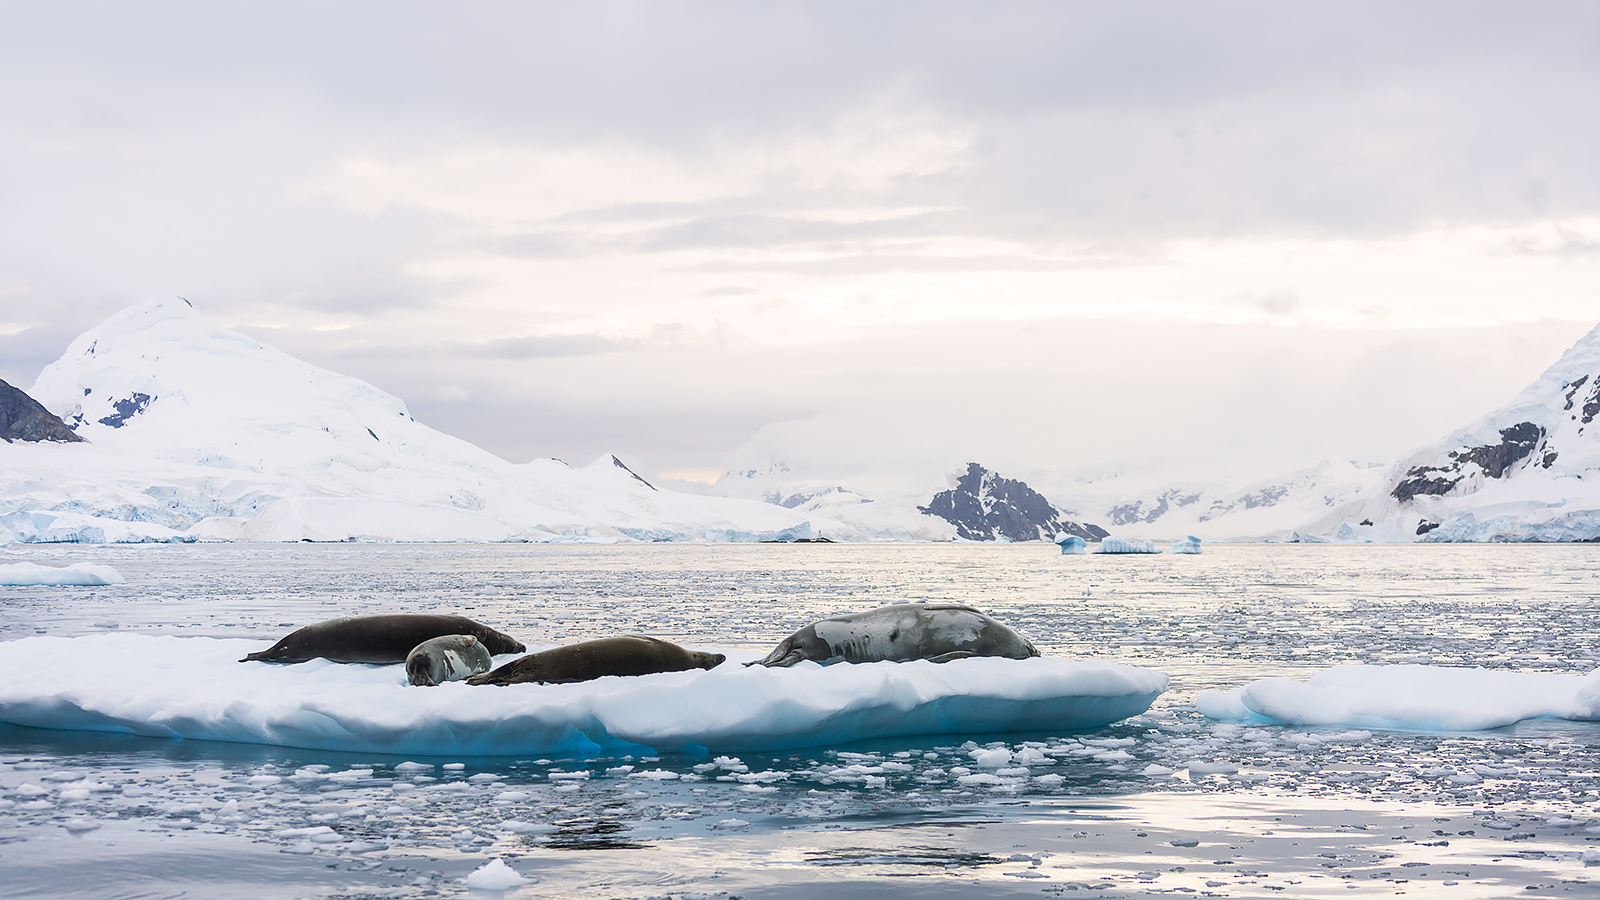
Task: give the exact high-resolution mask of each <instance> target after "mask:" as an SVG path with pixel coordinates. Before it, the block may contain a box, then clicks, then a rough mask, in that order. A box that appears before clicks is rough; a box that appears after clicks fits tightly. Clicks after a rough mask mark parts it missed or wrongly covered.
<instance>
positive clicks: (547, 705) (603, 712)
mask: <svg viewBox="0 0 1600 900" xmlns="http://www.w3.org/2000/svg"><path fill="white" fill-rule="evenodd" d="M264 646H265V644H264V642H263V641H259V640H244V639H234V638H201V637H193V638H189V637H174V636H156V635H135V634H106V635H86V636H82V637H75V638H60V637H48V636H37V637H28V638H23V639H21V640H16V641H8V642H4V643H0V672H4V673H5V675H4V676H3V677H0V721H3V722H11V723H14V724H17V725H27V726H32V727H36V728H61V729H71V730H78V731H114V732H123V733H131V734H142V735H151V736H158V737H167V738H172V737H178V738H186V739H195V740H217V741H233V742H237V743H254V744H278V745H283V746H291V747H304V748H309V749H319V750H344V751H352V752H362V753H395V754H408V755H409V754H446V755H451V756H500V755H524V754H540V755H555V754H576V755H580V756H583V755H595V754H599V753H615V752H622V753H645V752H652V753H660V752H674V751H688V752H699V751H701V750H713V751H732V750H781V749H789V748H796V747H816V746H832V745H836V744H845V743H850V742H853V741H860V740H866V739H869V738H880V737H899V736H906V735H942V734H985V733H1000V732H1018V731H1042V730H1050V731H1073V730H1083V729H1091V728H1099V727H1102V726H1104V725H1108V724H1110V723H1112V722H1116V721H1120V720H1122V719H1125V718H1128V717H1130V716H1136V715H1139V714H1140V713H1142V712H1144V711H1145V710H1146V709H1149V707H1150V704H1151V703H1153V702H1154V701H1155V699H1156V697H1157V696H1158V695H1160V694H1161V693H1162V692H1163V691H1165V690H1166V688H1167V676H1166V675H1164V674H1162V673H1160V672H1156V671H1153V670H1151V669H1145V668H1139V667H1137V666H1128V665H1122V664H1118V663H1112V662H1100V661H1092V660H1090V661H1079V660H1069V659H1061V658H1052V657H1035V658H1033V659H1021V660H1018V659H996V658H988V657H979V658H973V659H958V660H955V661H953V662H948V663H942V664H935V663H931V662H926V661H916V662H905V663H888V662H886V663H867V664H864V665H834V666H827V667H822V666H818V665H817V664H815V663H810V662H806V663H801V664H799V665H797V666H794V667H792V668H787V669H768V668H765V667H762V666H756V667H753V668H745V667H744V666H741V665H738V664H737V663H739V662H744V661H747V660H753V659H756V658H758V656H759V655H758V654H757V653H754V652H749V651H739V650H729V651H727V653H728V656H729V657H730V660H729V662H727V663H724V664H723V665H721V666H719V667H717V668H716V669H713V670H711V671H700V670H698V669H697V670H694V671H690V672H668V673H662V674H657V675H646V676H641V677H636V678H617V677H608V678H601V679H598V680H595V681H589V682H583V683H581V684H551V685H536V684H519V685H512V686H510V687H473V686H470V685H467V684H465V683H464V682H450V683H448V684H443V685H440V686H438V687H427V688H422V687H412V686H411V685H410V684H408V683H407V679H406V674H405V671H404V667H403V666H398V665H395V666H367V665H340V664H337V663H330V662H327V661H326V660H314V661H312V662H308V663H301V664H299V665H292V666H284V665H272V664H269V663H239V662H237V660H238V659H239V657H241V656H243V655H244V654H245V653H248V652H250V651H252V650H260V649H262V648H263V647H264ZM86 659H92V660H94V661H95V664H94V665H92V666H85V665H83V660H86ZM508 659H509V657H502V658H501V659H500V660H497V661H507V660H508ZM152 660H156V661H158V664H152V663H151V661H152ZM107 671H115V672H117V673H118V677H116V678H112V679H108V678H106V677H105V675H104V673H105V672H107Z"/></svg>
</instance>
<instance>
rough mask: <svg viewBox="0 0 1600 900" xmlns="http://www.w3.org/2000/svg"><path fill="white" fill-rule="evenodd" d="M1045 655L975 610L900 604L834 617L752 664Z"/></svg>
mask: <svg viewBox="0 0 1600 900" xmlns="http://www.w3.org/2000/svg"><path fill="white" fill-rule="evenodd" d="M1038 655H1039V651H1038V650H1037V649H1035V648H1034V646H1033V645H1032V644H1030V643H1028V641H1027V639H1026V638H1024V637H1023V636H1022V635H1020V634H1017V633H1016V632H1015V631H1012V630H1011V629H1010V628H1008V627H1006V626H1005V625H1002V624H1000V623H999V622H996V621H995V620H994V619H991V618H990V617H989V616H987V615H985V614H984V613H981V612H979V611H977V610H975V609H973V608H972V607H970V606H962V605H960V604H959V603H896V604H894V605H893V606H883V607H879V608H878V609H870V610H867V611H866V612H858V613H847V614H845V615H839V616H833V617H831V618H827V619H823V620H822V621H820V622H813V623H811V624H810V625H807V626H806V627H804V628H802V629H800V630H799V631H796V632H795V633H794V634H791V635H789V636H788V637H786V638H784V639H783V640H782V641H781V642H780V643H779V644H778V646H777V648H776V649H774V650H773V651H772V652H771V653H768V654H767V657H766V658H765V659H762V660H758V661H757V662H753V663H745V665H747V666H754V665H763V666H792V665H794V664H795V663H797V662H800V661H801V660H804V659H809V660H814V661H816V662H819V663H828V662H838V661H840V660H843V661H844V662H851V663H867V662H884V661H892V662H905V661H907V660H913V659H926V660H929V661H930V662H949V661H950V660H952V659H964V658H966V657H968V656H1003V657H1007V658H1009V659H1027V658H1028V657H1030V656H1038Z"/></svg>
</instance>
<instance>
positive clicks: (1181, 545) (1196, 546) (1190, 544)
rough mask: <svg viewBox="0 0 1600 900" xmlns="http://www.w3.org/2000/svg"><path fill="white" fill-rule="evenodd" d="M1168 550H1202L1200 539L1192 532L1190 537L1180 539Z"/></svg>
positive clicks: (1190, 551)
mask: <svg viewBox="0 0 1600 900" xmlns="http://www.w3.org/2000/svg"><path fill="white" fill-rule="evenodd" d="M1167 552H1168V553H1199V552H1200V539H1199V538H1197V537H1195V536H1194V535H1192V534H1191V535H1189V536H1188V537H1186V538H1184V539H1183V540H1181V541H1178V542H1177V543H1175V544H1173V545H1172V546H1171V547H1168V548H1167Z"/></svg>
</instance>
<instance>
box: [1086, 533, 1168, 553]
mask: <svg viewBox="0 0 1600 900" xmlns="http://www.w3.org/2000/svg"><path fill="white" fill-rule="evenodd" d="M1094 552H1096V553H1155V552H1156V545H1155V544H1153V543H1151V542H1150V541H1130V540H1128V539H1127V538H1121V537H1117V536H1116V535H1114V534H1110V535H1106V536H1105V537H1104V538H1102V539H1101V540H1100V547H1099V548H1098V549H1096V550H1095V551H1094Z"/></svg>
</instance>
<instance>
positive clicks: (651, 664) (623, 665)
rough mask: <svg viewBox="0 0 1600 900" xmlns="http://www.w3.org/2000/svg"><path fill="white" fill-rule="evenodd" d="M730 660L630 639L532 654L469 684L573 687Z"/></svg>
mask: <svg viewBox="0 0 1600 900" xmlns="http://www.w3.org/2000/svg"><path fill="white" fill-rule="evenodd" d="M726 658H727V657H725V656H723V655H722V654H721V653H701V652H700V651H698V650H689V649H687V648H684V647H679V646H678V645H677V644H672V643H668V642H667V641H663V640H659V639H657V638H653V637H642V636H640V635H637V634H629V635H624V636H622V637H610V638H601V639H600V640H597V641H584V642H583V643H581V644H569V645H567V646H565V647H556V648H554V649H551V650H541V651H539V652H538V653H530V654H528V655H527V656H524V657H522V658H521V659H514V660H512V661H511V662H508V663H506V664H505V665H503V666H501V667H500V668H498V669H495V670H494V671H493V672H485V673H484V674H482V675H474V676H472V677H471V678H468V679H467V684H522V683H523V682H530V681H532V682H541V683H544V684H569V683H571V682H574V681H591V680H593V679H596V678H603V677H604V676H606V675H651V674H654V673H656V672H682V671H684V670H686V669H710V668H713V667H715V666H718V665H721V664H722V661H723V660H724V659H726Z"/></svg>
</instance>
